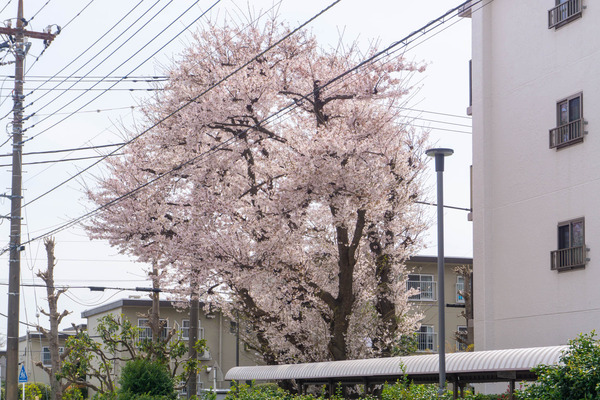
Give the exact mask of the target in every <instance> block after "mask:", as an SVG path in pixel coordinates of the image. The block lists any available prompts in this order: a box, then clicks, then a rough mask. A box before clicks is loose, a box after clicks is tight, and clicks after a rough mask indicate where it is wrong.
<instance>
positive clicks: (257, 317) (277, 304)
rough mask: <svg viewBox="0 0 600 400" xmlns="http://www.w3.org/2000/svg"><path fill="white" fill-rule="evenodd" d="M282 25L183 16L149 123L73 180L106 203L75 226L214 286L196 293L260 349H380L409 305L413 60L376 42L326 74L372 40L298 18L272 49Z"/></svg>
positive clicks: (414, 177) (280, 356)
mask: <svg viewBox="0 0 600 400" xmlns="http://www.w3.org/2000/svg"><path fill="white" fill-rule="evenodd" d="M286 33H288V29H287V28H286V27H284V26H282V25H281V24H278V23H277V22H276V21H273V20H271V21H269V22H268V23H267V24H266V25H265V26H263V27H260V26H258V25H255V26H251V27H248V28H246V29H245V30H241V29H237V28H235V27H231V26H227V25H226V26H216V25H209V26H207V27H206V29H204V30H202V31H201V32H199V33H198V34H197V35H196V37H195V42H194V44H193V45H192V46H190V47H189V48H188V49H187V50H186V51H185V53H184V54H183V56H182V57H181V59H180V60H178V62H177V63H176V64H175V65H174V66H173V68H172V69H171V70H170V71H169V77H170V79H169V82H168V84H167V85H166V87H165V88H164V91H161V92H160V93H159V94H157V95H156V97H155V98H154V99H152V100H150V101H149V102H148V103H147V104H146V105H145V108H144V110H145V116H146V122H145V124H146V126H149V127H152V129H150V130H149V131H148V132H147V133H145V134H144V135H142V136H140V137H139V138H138V139H137V140H135V141H134V142H133V143H131V144H130V145H129V146H127V147H126V148H125V149H124V154H123V156H122V157H119V158H112V159H111V161H110V167H109V171H108V174H107V175H106V176H105V177H103V178H101V179H100V180H99V186H98V188H97V189H94V190H90V191H89V193H88V194H89V197H90V199H91V200H92V201H93V202H94V203H95V204H98V205H101V204H106V203H107V202H109V201H112V200H114V199H116V198H119V201H117V202H115V203H114V204H113V205H112V206H111V207H108V208H105V209H104V211H103V212H101V213H100V214H98V215H97V216H96V218H95V219H94V221H93V223H91V224H90V226H89V227H88V229H89V232H90V234H91V236H92V237H94V238H103V239H108V240H109V242H110V243H111V244H112V245H113V246H117V247H118V248H119V249H120V250H121V251H122V252H124V253H128V254H131V255H134V256H136V257H137V258H138V259H139V260H140V261H153V260H159V268H161V270H162V271H166V276H167V277H169V278H170V282H171V283H172V286H173V287H174V288H176V289H180V290H181V295H182V298H184V296H189V286H188V285H189V282H190V281H191V280H193V281H195V282H198V287H199V288H200V290H206V287H207V286H211V287H214V288H215V289H213V290H206V293H203V294H202V298H203V300H204V301H205V303H206V304H217V305H218V306H219V307H220V308H221V309H223V310H224V312H226V313H228V314H229V315H230V316H233V315H234V312H235V311H238V312H239V315H240V318H242V320H244V321H247V322H248V323H250V324H251V327H252V329H250V331H251V332H246V330H244V331H242V332H240V334H241V335H242V336H243V339H244V340H245V341H246V343H248V344H249V345H250V346H252V347H254V348H255V349H256V350H258V351H259V352H260V354H262V356H263V358H264V360H265V361H266V362H267V363H270V364H273V363H280V362H288V361H319V360H343V359H348V358H355V357H369V356H386V355H390V354H391V352H392V350H393V349H394V346H395V344H396V343H397V340H398V338H399V337H400V336H401V335H403V334H410V333H412V332H414V330H415V326H416V324H417V321H418V320H419V316H418V315H411V314H409V313H408V310H409V308H410V305H409V302H408V297H409V295H410V294H409V293H407V292H406V285H405V281H406V272H405V268H404V260H405V259H406V258H407V256H409V255H410V254H413V253H414V252H415V250H416V249H417V248H418V246H419V245H420V239H419V234H420V233H421V232H422V231H423V230H424V229H425V223H424V221H423V219H422V216H421V212H420V209H419V208H418V207H417V206H416V205H415V200H418V199H419V198H421V197H422V193H421V186H422V185H421V181H420V176H421V172H422V170H423V162H422V150H423V145H424V140H425V139H424V136H425V135H420V134H417V132H415V130H414V129H413V128H412V127H411V125H410V123H409V121H407V120H405V119H404V118H403V117H402V115H401V113H400V111H401V106H402V105H403V101H404V98H405V96H406V94H407V93H408V92H409V90H410V87H408V85H407V81H408V78H409V77H410V76H411V74H413V73H415V72H416V71H420V70H421V68H420V67H419V66H416V65H414V64H412V63H408V62H405V61H404V60H403V59H402V58H392V59H387V60H385V61H380V62H373V63H366V64H365V65H364V66H363V67H362V68H360V69H358V70H355V71H354V72H351V73H349V74H347V75H346V76H345V78H344V79H342V80H337V81H335V84H327V83H328V82H332V81H333V80H334V79H335V78H336V77H338V75H340V74H342V73H344V72H345V71H348V70H350V69H351V68H352V67H353V66H354V65H356V64H357V63H358V62H359V61H360V60H361V59H362V58H363V57H365V55H368V54H372V53H374V52H375V49H374V48H370V49H368V50H367V51H366V53H361V51H359V49H358V46H356V45H351V46H349V47H348V46H344V45H343V44H341V43H340V45H339V46H338V47H337V48H335V49H329V50H326V49H323V48H320V47H319V46H318V44H317V41H316V39H315V37H314V36H312V35H310V34H309V33H307V32H304V31H302V32H298V33H295V34H294V35H292V36H291V37H289V38H288V39H286V40H285V41H284V42H282V43H280V44H278V45H277V46H275V47H274V48H272V49H270V46H271V45H273V44H274V43H276V42H277V41H278V39H279V38H281V37H282V36H283V35H284V34H286ZM250 61H251V62H250ZM247 62H250V63H249V64H248V65H246V66H245V67H244V65H245V64H246V63H247ZM239 68H241V70H240V71H238V72H236V71H237V70H238V69H239ZM219 82H220V83H219ZM217 83H219V84H218V85H216V84H217ZM215 85H216V86H215ZM284 108H285V110H286V113H285V114H284V115H283V116H280V117H279V118H278V119H274V118H271V117H270V116H271V115H272V114H273V113H274V112H275V111H277V110H280V109H284ZM166 116H169V118H167V119H166V120H164V121H163V122H161V123H158V122H159V121H162V120H163V119H164V118H165V117H166ZM157 123H158V124H157ZM154 124H157V125H156V126H154ZM132 135H133V133H132ZM141 185H146V186H145V188H144V190H139V191H136V192H135V193H133V194H131V195H129V194H130V193H129V192H130V191H131V190H133V189H135V188H138V187H140V186H141ZM192 286H194V285H192Z"/></svg>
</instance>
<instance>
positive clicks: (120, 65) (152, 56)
mask: <svg viewBox="0 0 600 400" xmlns="http://www.w3.org/2000/svg"><path fill="white" fill-rule="evenodd" d="M172 1H173V0H171V1H170V2H169V3H168V4H167V5H165V6H164V7H163V8H162V9H161V10H159V12H158V13H157V14H155V15H154V16H153V17H152V19H153V18H155V17H156V16H157V15H158V14H159V13H160V12H161V11H162V10H164V9H165V8H166V7H167V6H168V5H169V4H171V2H172ZM198 2H200V0H196V1H195V2H194V3H193V4H192V5H191V6H190V7H188V8H187V9H186V10H185V11H184V12H183V13H181V14H180V15H179V16H178V17H177V18H176V19H175V20H173V21H172V22H171V23H169V25H167V27H166V28H164V29H163V31H162V32H164V31H166V30H167V29H168V28H170V27H171V26H172V25H173V24H175V23H176V22H177V21H178V20H179V19H180V18H181V17H182V16H183V15H185V14H186V13H187V12H188V11H189V10H191V9H192V8H193V7H194V6H195V5H196V4H197V3H198ZM220 2H221V0H216V1H215V2H214V3H213V4H212V5H211V6H210V7H209V8H208V9H207V10H206V11H204V12H203V13H202V14H200V16H198V17H197V18H196V19H195V20H194V21H192V22H191V23H190V24H189V25H187V26H186V27H185V28H184V29H183V30H181V31H179V32H178V33H177V34H176V35H175V36H174V37H173V38H171V39H170V40H169V41H168V42H167V43H166V44H164V45H163V46H162V47H160V48H159V49H158V50H156V51H155V52H154V53H153V54H152V55H151V56H149V57H148V58H146V59H145V60H144V61H142V63H140V64H138V66H136V67H135V68H134V69H133V70H132V71H131V72H130V73H129V74H131V73H133V72H134V71H135V70H137V69H138V68H139V67H140V66H141V65H143V64H145V63H146V62H147V61H149V60H151V59H152V58H154V57H155V56H156V54H158V52H159V51H161V50H162V49H163V48H164V47H166V46H167V45H168V44H170V43H171V42H172V41H173V40H175V39H176V38H177V37H179V35H181V34H182V33H183V32H185V31H187V30H188V29H189V28H190V27H191V26H192V25H193V24H195V23H196V22H197V21H198V20H199V19H200V18H202V17H203V16H204V15H206V14H207V13H208V12H209V11H210V10H212V9H213V8H214V7H215V6H216V5H217V4H218V3H220ZM150 21H151V20H150ZM150 21H148V22H146V23H145V24H144V25H143V26H142V27H141V28H140V29H138V30H137V31H136V32H135V33H134V34H133V35H131V36H130V37H129V38H128V39H127V41H129V40H131V38H133V37H134V36H135V35H136V34H137V33H139V32H140V31H141V30H142V29H143V28H144V27H145V26H146V25H148V24H149V23H150ZM162 32H161V33H159V34H158V35H155V36H154V37H153V38H152V39H151V40H150V41H148V42H147V43H145V44H144V45H143V46H141V47H140V48H139V49H138V50H137V51H136V52H135V53H133V54H132V55H131V56H130V57H129V58H127V59H126V60H125V61H123V62H122V63H121V64H119V65H118V66H117V67H116V68H114V69H113V70H112V71H110V72H109V73H108V75H110V74H113V73H114V72H115V71H116V70H118V69H119V68H121V67H122V66H123V65H125V63H127V62H128V61H130V60H131V59H133V57H135V56H136V55H138V54H139V53H140V52H141V51H142V50H144V49H145V48H146V47H147V46H148V45H149V44H150V43H152V42H153V41H154V40H156V39H157V38H158V37H159V36H160V34H162ZM113 53H114V52H113ZM109 57H110V55H109V56H108V57H106V58H105V59H104V60H103V61H102V62H104V61H105V60H107V59H108V58H109ZM129 74H127V75H129ZM98 83H99V82H98ZM98 83H96V84H95V85H94V86H96V85H97V84H98ZM117 83H118V82H115V83H113V84H112V85H111V86H110V88H112V87H114V86H115V85H116V84H117ZM94 86H92V87H94ZM105 92H106V91H104V92H102V93H100V94H99V95H97V96H96V97H94V98H93V99H92V100H90V101H88V102H87V103H86V104H84V105H83V106H81V107H80V108H78V109H77V110H76V111H80V110H81V109H82V108H84V107H86V106H88V105H89V104H90V103H92V102H93V101H95V100H96V99H98V98H99V97H100V96H102V94H104V93H105ZM64 93H65V92H63V93H61V95H62V94H64ZM85 93H87V92H83V93H82V94H80V95H79V96H77V97H76V98H75V99H73V100H71V101H69V102H68V103H67V104H65V105H63V106H62V107H60V108H59V109H58V110H56V111H57V112H59V111H61V110H63V109H64V108H65V107H67V106H69V105H70V104H72V103H73V102H74V101H76V100H78V99H79V98H81V97H82V96H83V95H84V94H85ZM61 95H59V96H61ZM59 96H57V97H59ZM53 101H54V100H53ZM48 104H50V103H47V104H46V105H45V106H47V105H48ZM45 106H43V107H42V108H40V109H43V108H44V107H45ZM38 111H39V110H38ZM70 116H71V115H67V116H66V117H64V118H62V119H61V120H60V121H58V122H56V123H54V124H52V125H51V126H49V127H48V128H46V129H44V130H42V131H41V132H38V133H37V134H35V135H34V136H32V137H30V138H29V139H28V140H31V139H34V138H35V137H37V136H39V135H41V134H42V133H44V132H46V131H48V130H49V129H52V128H53V127H55V126H56V125H58V124H60V123H62V122H64V121H65V120H66V119H68V118H69V117H70ZM48 118H49V117H45V118H43V119H42V120H41V121H39V122H38V123H36V124H33V125H31V126H29V127H28V128H25V129H24V132H26V131H27V130H28V129H31V128H33V127H34V126H36V125H38V124H40V123H41V122H43V121H45V120H47V119H48Z"/></svg>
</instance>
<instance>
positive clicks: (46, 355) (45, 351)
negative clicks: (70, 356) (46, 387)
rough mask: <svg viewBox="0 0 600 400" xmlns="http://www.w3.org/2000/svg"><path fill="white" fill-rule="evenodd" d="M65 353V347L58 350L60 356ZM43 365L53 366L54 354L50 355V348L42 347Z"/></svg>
mask: <svg viewBox="0 0 600 400" xmlns="http://www.w3.org/2000/svg"><path fill="white" fill-rule="evenodd" d="M64 351H65V348H64V347H59V348H58V354H62V353H63V352H64ZM42 364H43V365H47V366H50V365H52V354H51V353H50V347H46V346H44V347H42Z"/></svg>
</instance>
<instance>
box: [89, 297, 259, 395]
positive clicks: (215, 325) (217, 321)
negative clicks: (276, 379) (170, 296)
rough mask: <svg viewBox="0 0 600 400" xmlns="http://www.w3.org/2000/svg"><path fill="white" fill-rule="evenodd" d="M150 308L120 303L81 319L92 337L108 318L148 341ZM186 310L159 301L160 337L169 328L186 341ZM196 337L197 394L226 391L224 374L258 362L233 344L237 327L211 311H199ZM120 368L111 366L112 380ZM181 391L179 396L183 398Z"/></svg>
mask: <svg viewBox="0 0 600 400" xmlns="http://www.w3.org/2000/svg"><path fill="white" fill-rule="evenodd" d="M151 308H152V301H151V300H143V299H120V300H117V301H114V302H111V303H108V304H105V305H102V306H99V307H95V308H92V309H89V310H86V311H84V312H83V313H82V314H81V316H82V318H86V319H87V326H88V332H89V334H90V335H91V336H92V337H94V335H95V334H96V329H97V327H98V323H99V322H100V319H101V318H102V317H104V316H107V315H109V314H111V315H113V316H116V317H120V318H127V319H128V320H129V321H130V322H131V323H132V324H134V325H137V326H138V327H139V328H140V329H141V333H140V336H141V337H142V338H146V339H151V338H152V331H151V329H150V328H149V327H148V317H147V315H148V313H149V311H150V309H151ZM188 312H189V310H182V309H181V308H177V307H176V306H175V304H174V303H172V302H171V301H166V300H161V301H160V312H159V315H160V319H161V321H164V323H165V325H164V327H163V333H161V335H164V336H165V337H166V332H167V331H170V330H171V329H172V328H175V329H176V330H177V334H178V335H181V338H182V339H183V340H188V338H189V326H190V325H189V321H190V318H189V314H188ZM198 326H199V332H198V337H199V338H200V339H205V340H206V344H207V347H208V348H207V350H206V351H205V352H204V353H203V354H199V355H198V358H199V360H200V361H201V362H202V365H203V366H204V367H206V368H205V369H204V370H203V371H201V372H200V373H198V377H197V378H198V380H197V388H198V392H199V393H200V392H201V391H202V390H205V389H210V388H213V389H228V388H229V387H230V385H231V383H230V382H228V381H225V380H224V377H225V374H226V373H227V371H229V369H231V368H232V367H235V366H236V363H237V364H238V365H240V366H248V365H256V364H257V363H258V362H260V357H259V355H258V354H256V353H255V352H254V351H253V350H251V349H249V348H247V347H246V346H244V343H242V342H239V344H238V343H237V325H236V322H235V321H231V320H230V319H228V318H227V317H225V316H224V315H223V314H222V313H221V312H218V311H214V312H210V313H204V312H202V311H200V318H199V325H198ZM123 366H124V365H122V364H119V363H117V364H115V370H114V374H115V377H118V376H119V375H120V371H121V368H123ZM186 394H187V393H185V390H183V391H181V392H180V396H184V395H186Z"/></svg>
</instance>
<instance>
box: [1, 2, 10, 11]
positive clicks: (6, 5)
mask: <svg viewBox="0 0 600 400" xmlns="http://www.w3.org/2000/svg"><path fill="white" fill-rule="evenodd" d="M11 2H12V0H8V3H6V4H5V5H4V7H2V10H0V13H2V12H4V10H6V7H8V6H9V5H10V3H11Z"/></svg>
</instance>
